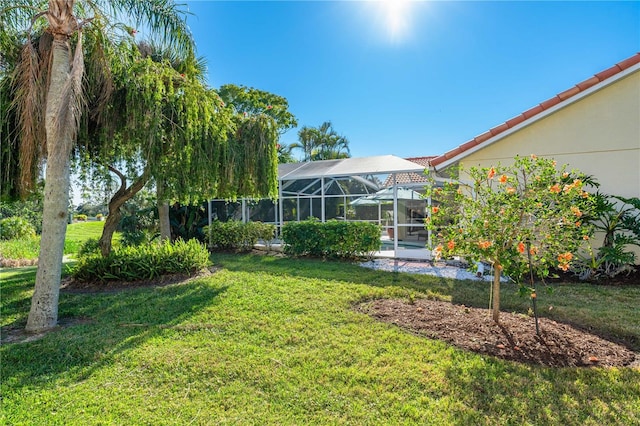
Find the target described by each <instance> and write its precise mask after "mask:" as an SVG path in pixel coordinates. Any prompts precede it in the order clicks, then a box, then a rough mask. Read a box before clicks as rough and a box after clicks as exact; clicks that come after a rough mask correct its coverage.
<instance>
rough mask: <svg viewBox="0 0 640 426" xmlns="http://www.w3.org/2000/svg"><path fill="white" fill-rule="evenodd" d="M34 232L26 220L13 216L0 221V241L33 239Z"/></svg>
mask: <svg viewBox="0 0 640 426" xmlns="http://www.w3.org/2000/svg"><path fill="white" fill-rule="evenodd" d="M35 235H36V230H35V228H34V227H33V225H31V224H30V223H29V221H28V220H26V219H24V218H22V217H18V216H13V217H7V218H5V219H2V220H0V239H3V240H15V239H22V238H25V239H26V238H31V237H35Z"/></svg>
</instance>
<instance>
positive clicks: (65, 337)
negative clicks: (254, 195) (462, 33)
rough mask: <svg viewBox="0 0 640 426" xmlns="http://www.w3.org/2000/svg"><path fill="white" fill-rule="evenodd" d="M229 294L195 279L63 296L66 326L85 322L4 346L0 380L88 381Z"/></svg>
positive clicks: (13, 382)
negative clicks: (60, 378) (62, 377)
mask: <svg viewBox="0 0 640 426" xmlns="http://www.w3.org/2000/svg"><path fill="white" fill-rule="evenodd" d="M226 289H227V288H226V287H215V286H212V285H209V284H207V283H205V282H202V281H199V280H195V281H192V282H189V283H186V284H181V285H173V286H167V287H161V288H145V289H136V290H129V291H124V292H120V293H111V294H96V293H94V294H62V295H61V298H60V308H59V319H60V322H66V321H69V320H72V319H74V318H75V319H83V321H81V322H80V323H79V324H78V325H74V326H69V327H65V328H60V329H57V330H55V331H53V332H51V333H49V334H47V335H46V336H45V337H43V338H42V339H40V340H37V341H33V342H30V343H14V344H3V345H2V348H0V352H1V354H2V360H3V362H2V366H1V370H0V371H1V374H0V376H1V377H2V378H3V381H4V382H5V383H7V384H10V385H11V386H15V387H21V386H29V385H34V384H36V383H43V382H47V381H50V380H52V379H54V380H55V378H56V376H57V375H58V374H60V375H62V373H64V375H65V376H67V377H73V379H72V380H75V381H80V380H83V379H84V378H86V377H88V376H90V375H91V374H92V373H93V372H94V371H96V370H98V369H100V368H101V366H103V365H106V364H109V363H110V362H112V361H113V360H114V358H116V357H118V356H119V354H121V353H123V352H126V351H128V350H130V349H132V348H135V347H137V346H138V345H140V344H142V343H144V342H145V341H146V340H148V339H150V338H153V337H156V336H160V335H162V334H163V333H165V332H166V330H167V329H168V328H170V327H171V326H175V325H177V324H179V323H181V322H183V321H185V320H187V319H188V318H189V317H191V316H192V315H194V314H195V313H197V312H198V311H200V310H201V309H202V308H204V307H206V306H211V305H212V304H216V303H217V299H218V297H219V295H220V294H221V293H223V292H224V291H226ZM12 326H22V327H23V326H24V324H23V323H21V324H13V325H12ZM69 371H73V374H69Z"/></svg>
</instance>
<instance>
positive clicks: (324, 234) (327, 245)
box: [282, 219, 381, 259]
mask: <svg viewBox="0 0 640 426" xmlns="http://www.w3.org/2000/svg"><path fill="white" fill-rule="evenodd" d="M282 240H283V241H284V243H285V246H284V252H285V253H287V254H290V255H293V256H315V257H333V258H343V259H354V258H357V257H370V256H371V255H372V254H373V252H375V251H378V250H380V245H381V241H380V227H379V226H378V225H376V224H373V223H367V222H344V221H337V220H330V221H328V222H325V223H322V222H319V221H318V220H317V219H316V220H305V221H302V222H289V223H287V224H285V225H284V226H283V228H282Z"/></svg>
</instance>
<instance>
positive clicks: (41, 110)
mask: <svg viewBox="0 0 640 426" xmlns="http://www.w3.org/2000/svg"><path fill="white" fill-rule="evenodd" d="M124 17H126V18H127V19H129V20H130V22H131V23H133V25H135V26H138V25H141V24H144V25H145V28H146V29H147V30H148V31H149V33H150V34H152V35H157V37H158V40H160V41H161V42H163V43H166V44H172V45H176V46H180V47H181V48H182V49H184V50H186V51H188V50H191V49H192V46H193V41H192V38H191V35H190V33H189V31H188V28H187V26H186V22H185V20H184V18H183V13H182V12H181V11H180V10H179V9H178V8H177V7H176V5H175V4H174V2H173V1H171V0H49V1H48V2H43V1H39V0H14V1H13V2H12V4H11V6H6V7H4V8H3V9H2V10H0V19H1V20H2V21H1V24H2V25H0V43H2V46H0V47H2V49H1V50H2V51H3V52H4V53H3V59H2V77H0V78H2V79H3V80H4V79H9V80H11V81H10V83H8V84H11V85H12V87H13V89H12V93H13V94H14V95H15V98H14V101H13V103H12V107H13V108H15V109H14V111H15V118H16V121H15V126H14V127H13V132H12V134H11V135H10V137H12V138H15V139H14V140H15V141H14V142H13V144H14V146H16V147H17V148H18V162H17V164H18V166H17V168H18V169H19V170H18V174H19V175H20V176H21V179H20V181H19V182H20V187H19V188H17V189H16V192H17V193H20V194H25V193H27V192H28V191H29V190H30V189H31V188H33V182H34V180H35V177H36V176H37V173H34V170H37V167H36V166H35V165H36V164H37V165H39V164H41V161H42V160H44V161H46V175H45V188H44V207H43V222H42V236H41V243H40V255H39V260H38V270H37V273H36V283H35V291H34V294H33V297H32V301H31V310H30V312H29V318H28V320H27V326H26V329H27V331H32V332H38V331H42V330H46V329H49V328H52V327H55V325H56V323H57V317H58V296H59V287H60V273H61V266H62V255H63V250H64V238H65V233H66V224H67V209H68V204H69V187H70V160H71V153H72V149H73V147H74V144H75V142H76V138H77V135H78V131H79V128H80V122H81V119H82V117H83V114H84V113H86V112H87V111H88V112H89V113H90V114H95V115H97V116H99V115H100V111H101V110H104V109H105V108H107V106H108V105H107V103H106V102H105V100H106V99H108V96H106V95H107V94H108V93H109V91H110V87H111V86H110V83H109V81H110V73H109V69H108V68H106V67H108V65H109V64H110V63H111V62H110V61H108V60H106V59H104V60H101V59H100V58H108V56H109V55H110V54H111V53H112V52H113V49H112V46H113V43H114V42H118V41H120V40H122V39H123V38H124V37H130V36H131V35H134V34H135V32H134V30H133V29H132V27H131V26H129V25H124V24H122V23H120V22H119V20H121V19H123V18H124ZM85 41H86V43H85ZM16 42H17V43H19V44H20V45H21V50H20V54H19V58H12V59H10V60H5V59H4V55H6V54H7V52H9V53H10V54H11V53H12V52H13V50H10V49H8V50H5V46H14V45H15V43H16ZM89 49H91V51H92V53H93V54H92V55H91V57H92V58H93V59H92V62H91V63H86V62H85V53H87V52H88V50H89ZM12 62H13V63H15V67H11V63H12ZM5 64H8V65H5ZM85 70H91V71H94V72H95V73H94V74H93V76H92V78H87V79H85V78H84V77H85ZM91 84H93V86H90V85H91ZM89 108H93V110H89ZM12 126H13V125H12ZM3 179H4V175H3Z"/></svg>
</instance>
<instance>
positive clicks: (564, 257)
mask: <svg viewBox="0 0 640 426" xmlns="http://www.w3.org/2000/svg"><path fill="white" fill-rule="evenodd" d="M571 259H573V253H571V252H569V251H568V252H566V253H560V254H559V255H558V262H571Z"/></svg>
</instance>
